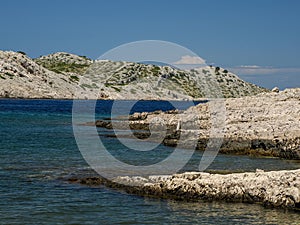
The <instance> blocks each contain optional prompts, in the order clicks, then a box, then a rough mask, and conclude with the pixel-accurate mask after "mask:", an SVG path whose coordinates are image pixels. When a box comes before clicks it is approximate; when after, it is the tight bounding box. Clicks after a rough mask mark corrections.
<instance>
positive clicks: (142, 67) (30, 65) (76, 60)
mask: <svg viewBox="0 0 300 225" xmlns="http://www.w3.org/2000/svg"><path fill="white" fill-rule="evenodd" d="M267 91H268V90H267V89H264V88H261V87H258V86H256V85H254V84H250V83H247V82H245V81H243V80H241V79H239V78H238V77H237V76H236V75H234V74H232V73H230V72H228V71H227V70H224V69H220V68H218V69H216V68H214V67H204V68H199V69H194V70H179V69H175V68H172V67H169V66H155V65H146V64H141V63H133V62H112V61H108V60H96V61H94V60H90V59H88V58H87V57H85V56H77V55H74V54H70V53H64V52H58V53H54V54H50V55H47V56H41V57H39V58H36V59H30V58H29V57H28V56H26V55H25V54H24V53H16V52H11V51H9V52H6V51H0V97H2V98H3V97H6V98H61V99H64V98H69V99H72V98H75V99H126V100H128V99H138V100H141V99H145V100H150V99H151V100H187V99H190V100H192V99H198V98H206V97H211V96H218V97H220V96H221V97H223V96H224V97H240V96H248V95H255V94H257V93H261V92H267Z"/></svg>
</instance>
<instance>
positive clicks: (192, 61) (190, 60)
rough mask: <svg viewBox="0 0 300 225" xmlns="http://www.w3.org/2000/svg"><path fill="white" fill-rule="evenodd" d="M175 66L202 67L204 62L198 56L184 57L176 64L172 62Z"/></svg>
mask: <svg viewBox="0 0 300 225" xmlns="http://www.w3.org/2000/svg"><path fill="white" fill-rule="evenodd" d="M174 64H177V65H203V64H205V60H204V59H202V58H200V57H198V56H190V55H185V56H181V59H180V60H179V61H177V62H174Z"/></svg>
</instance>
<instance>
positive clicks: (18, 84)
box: [0, 51, 76, 99]
mask: <svg viewBox="0 0 300 225" xmlns="http://www.w3.org/2000/svg"><path fill="white" fill-rule="evenodd" d="M75 86H76V83H75V82H74V81H73V80H72V79H69V77H68V76H65V75H63V74H57V73H55V72H53V71H50V70H48V69H46V68H44V67H42V66H40V65H38V64H37V63H35V62H34V61H33V60H32V59H30V58H29V57H27V56H26V55H24V54H22V53H16V52H2V51H0V97H2V98H3V97H4V98H57V99H72V98H73V97H74V92H75Z"/></svg>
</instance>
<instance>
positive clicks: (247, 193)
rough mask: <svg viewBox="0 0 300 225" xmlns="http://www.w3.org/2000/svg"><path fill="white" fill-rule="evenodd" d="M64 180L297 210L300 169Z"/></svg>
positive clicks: (133, 191)
mask: <svg viewBox="0 0 300 225" xmlns="http://www.w3.org/2000/svg"><path fill="white" fill-rule="evenodd" d="M68 181H69V182H71V183H80V184H82V185H88V186H93V187H99V186H101V185H105V186H107V187H109V188H115V189H120V190H123V191H125V192H127V193H130V194H137V195H141V196H149V197H158V198H168V199H175V200H184V201H203V200H204V201H226V202H243V203H261V204H262V205H264V206H269V207H282V208H290V209H295V210H300V190H299V188H300V169H298V170H290V171H284V170H283V171H270V172H264V171H263V170H256V172H247V173H233V174H227V175H221V174H210V173H206V172H186V173H182V174H174V175H155V176H149V177H140V176H133V177H129V176H122V177H117V178H114V179H111V180H108V179H105V178H102V177H99V176H94V177H88V178H76V177H72V178H69V179H68Z"/></svg>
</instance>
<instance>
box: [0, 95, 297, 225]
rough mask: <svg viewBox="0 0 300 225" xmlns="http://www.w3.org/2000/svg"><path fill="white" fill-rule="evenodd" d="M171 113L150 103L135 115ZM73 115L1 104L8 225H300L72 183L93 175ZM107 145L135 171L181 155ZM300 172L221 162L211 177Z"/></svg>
mask: <svg viewBox="0 0 300 225" xmlns="http://www.w3.org/2000/svg"><path fill="white" fill-rule="evenodd" d="M149 105H150V106H149ZM110 107H111V102H109V101H101V102H99V104H98V107H97V110H96V113H97V116H98V117H99V118H100V117H107V116H108V115H109V109H110ZM170 107H171V106H170V105H168V104H167V103H165V102H150V103H149V102H148V103H147V104H145V102H144V103H142V104H141V105H140V106H136V107H135V109H134V111H143V110H149V109H153V108H155V109H160V108H163V109H168V108H170ZM182 107H183V108H184V105H183V106H182ZM71 110H72V101H54V100H0V136H1V138H0V199H1V201H0V224H170V223H171V224H300V215H299V213H296V212H292V211H285V210H281V209H267V208H263V207H261V206H260V205H252V204H231V203H204V202H200V203H186V202H178V201H171V200H160V199H150V198H143V197H139V196H135V195H128V194H126V193H123V192H119V191H116V190H111V189H107V188H105V187H102V188H90V187H85V186H80V185H77V184H69V183H67V182H65V178H66V177H68V176H70V175H74V174H75V175H76V174H83V173H84V171H85V170H86V169H88V168H89V166H88V164H87V163H86V162H85V161H84V159H83V158H82V156H81V154H80V151H79V150H78V148H77V145H76V142H75V139H74V136H73V130H72V115H71ZM101 132H106V131H103V130H101V129H99V133H101ZM101 139H102V140H103V142H105V143H109V144H110V146H113V147H112V148H114V149H118V151H116V150H115V152H114V154H119V156H118V157H119V158H120V159H122V160H125V161H126V160H127V161H128V162H130V163H132V164H139V163H141V162H145V163H150V162H152V161H149V158H150V159H151V158H152V159H153V158H155V155H160V156H159V157H161V158H159V160H160V159H162V158H163V157H166V156H167V155H168V154H169V153H170V152H172V151H173V150H172V148H168V147H164V146H159V147H158V149H157V151H156V152H153V153H147V155H143V154H140V153H136V152H131V151H130V150H129V149H126V147H124V146H122V145H121V144H120V143H119V142H118V141H117V140H116V139H114V138H105V137H103V136H102V137H101ZM162 150H163V151H162ZM122 152H126V154H122ZM161 152H163V153H161ZM151 154H152V155H151ZM126 156H127V157H128V158H127V159H126ZM200 158H201V153H200V152H197V153H196V154H195V155H194V157H193V158H192V160H191V161H190V163H189V164H188V165H187V166H186V168H185V170H193V169H196V168H197V166H198V164H199V160H200ZM155 160H158V159H157V158H156V159H155ZM299 167H300V166H299V163H297V162H294V161H284V160H279V159H271V158H270V159H266V158H265V159H263V158H251V157H246V156H242V157H241V156H224V155H219V156H218V157H217V158H216V160H215V161H214V163H213V164H212V165H211V166H210V168H209V170H230V171H253V170H255V169H256V168H261V169H265V170H272V169H293V168H299Z"/></svg>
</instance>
